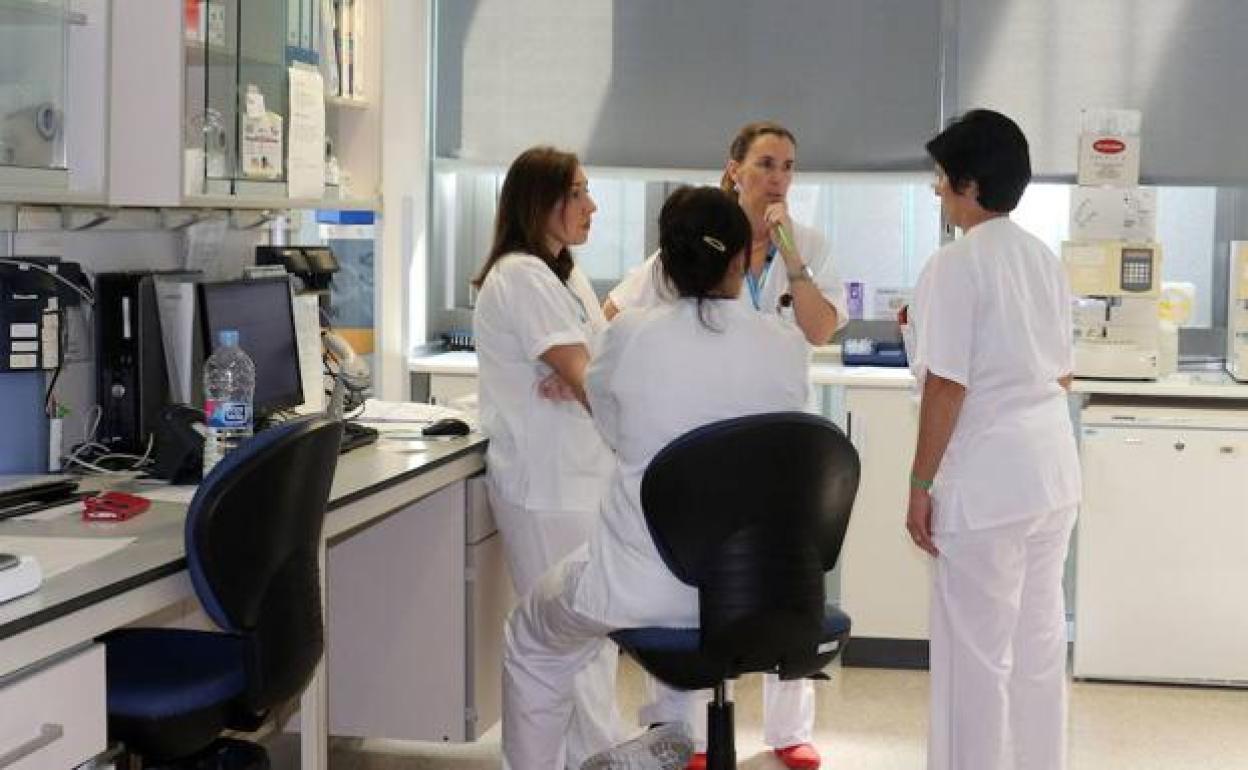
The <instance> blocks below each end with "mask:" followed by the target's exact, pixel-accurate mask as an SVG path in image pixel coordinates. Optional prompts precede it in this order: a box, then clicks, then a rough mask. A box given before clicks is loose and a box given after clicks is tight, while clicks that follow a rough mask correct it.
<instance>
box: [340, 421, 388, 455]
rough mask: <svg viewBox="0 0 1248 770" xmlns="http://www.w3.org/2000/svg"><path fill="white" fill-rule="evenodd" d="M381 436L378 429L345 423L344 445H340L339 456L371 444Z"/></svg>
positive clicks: (356, 423) (343, 431) (343, 427)
mask: <svg viewBox="0 0 1248 770" xmlns="http://www.w3.org/2000/svg"><path fill="white" fill-rule="evenodd" d="M379 435H380V434H379V433H378V432H377V429H376V428H370V427H368V426H367V425H360V424H359V423H358V422H343V424H342V443H341V444H339V445H338V454H343V453H345V452H350V451H351V450H352V449H358V448H360V447H362V446H365V445H367V444H371V443H373V442H374V441H376V440H377V437H378V436H379Z"/></svg>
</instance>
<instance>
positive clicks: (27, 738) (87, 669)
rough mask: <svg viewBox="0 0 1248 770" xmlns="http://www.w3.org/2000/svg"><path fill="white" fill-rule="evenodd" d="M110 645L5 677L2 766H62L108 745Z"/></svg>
mask: <svg viewBox="0 0 1248 770" xmlns="http://www.w3.org/2000/svg"><path fill="white" fill-rule="evenodd" d="M106 708H107V706H106V702H105V696H104V646H103V645H99V644H93V645H90V646H89V647H87V648H86V649H85V650H82V651H81V652H78V653H74V654H72V655H69V656H67V657H63V658H60V659H56V660H53V661H51V662H48V663H44V664H37V665H36V667H35V668H34V669H33V670H23V671H19V672H17V673H16V674H14V675H12V676H11V677H8V678H4V679H0V714H3V715H4V718H3V719H0V768H4V769H5V770H61V768H71V767H75V766H77V765H79V764H81V763H83V762H86V761H87V760H88V759H90V758H91V757H94V756H95V755H97V754H99V753H100V752H102V751H104V749H105V747H106V742H107V714H106Z"/></svg>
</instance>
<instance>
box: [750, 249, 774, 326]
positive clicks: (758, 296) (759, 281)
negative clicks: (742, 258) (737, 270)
mask: <svg viewBox="0 0 1248 770" xmlns="http://www.w3.org/2000/svg"><path fill="white" fill-rule="evenodd" d="M775 261H776V244H774V243H773V244H771V246H769V247H768V248H767V258H766V259H765V260H764V261H763V269H762V272H760V273H759V274H758V277H757V278H755V277H754V274H753V273H751V272H750V271H749V270H747V271H745V285H746V288H748V289H749V290H750V301H751V302H752V303H754V309H755V310H758V311H762V309H763V289H764V288H765V287H766V286H767V276H768V275H770V274H771V263H772V262H775Z"/></svg>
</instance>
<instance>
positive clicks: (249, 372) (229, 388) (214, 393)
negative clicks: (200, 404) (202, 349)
mask: <svg viewBox="0 0 1248 770" xmlns="http://www.w3.org/2000/svg"><path fill="white" fill-rule="evenodd" d="M255 390H256V367H255V364H253V363H252V362H251V358H250V357H249V356H248V355H247V353H246V352H245V351H244V350H243V349H242V348H241V347H239V345H238V332H237V331H234V330H233V329H224V330H222V331H221V332H220V333H219V335H218V337H217V348H216V350H214V351H213V352H212V355H211V356H209V357H208V360H206V361H204V416H205V418H206V420H205V423H206V426H207V431H206V432H205V435H204V476H207V475H208V473H209V471H211V470H212V469H213V466H215V465H216V464H217V463H219V462H220V461H221V458H223V457H225V456H226V455H227V454H228V453H229V452H230V451H231V450H233V449H234V448H235V447H237V446H238V445H239V444H241V443H242V442H243V441H244V440H245V439H247V438H248V437H250V436H251V422H252V414H251V404H252V397H253V395H254V394H255Z"/></svg>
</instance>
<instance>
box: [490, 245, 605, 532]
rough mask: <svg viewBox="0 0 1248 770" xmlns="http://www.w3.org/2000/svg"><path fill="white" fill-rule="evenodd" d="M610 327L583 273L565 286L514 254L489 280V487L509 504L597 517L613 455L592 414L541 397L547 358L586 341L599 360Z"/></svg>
mask: <svg viewBox="0 0 1248 770" xmlns="http://www.w3.org/2000/svg"><path fill="white" fill-rule="evenodd" d="M606 323H607V322H606V318H604V317H603V315H602V308H600V307H599V306H598V300H597V298H596V297H595V296H594V291H593V289H592V288H591V287H590V284H589V281H588V280H587V279H586V278H585V274H584V273H582V272H581V270H580V268H577V267H574V268H573V269H572V273H571V274H570V275H569V276H568V282H567V285H566V286H565V285H564V284H563V283H560V281H559V277H558V276H556V275H555V273H554V271H552V270H551V269H550V267H549V266H547V264H546V263H545V262H543V261H542V260H541V259H539V258H538V257H535V256H532V255H531V254H508V255H506V256H504V257H503V258H502V259H500V260H499V261H498V262H496V263H495V264H494V267H493V268H491V270H490V272H489V274H488V275H487V276H486V278H485V283H484V284H483V285H482V287H481V292H480V294H479V295H478V296H477V306H476V310H475V311H474V313H473V330H474V333H475V336H476V346H477V362H478V365H479V367H480V369H479V372H480V398H481V429H482V432H483V433H485V435H487V436H488V437H489V439H490V445H489V448H488V449H487V450H486V462H487V469H488V472H489V474H490V479H491V482H492V483H493V484H494V487H495V489H497V490H498V491H499V493H500V494H501V495H502V496H503V497H504V498H505V499H506V500H507V501H508V502H510V503H512V504H514V505H518V506H522V507H526V508H534V509H541V510H551V511H573V510H586V511H593V510H597V508H598V503H599V501H600V500H601V497H602V492H603V489H604V488H605V484H606V479H607V478H608V477H609V475H610V472H611V468H612V465H613V459H612V457H611V451H610V450H609V449H608V448H607V446H606V444H604V443H603V442H602V437H601V436H599V435H598V430H597V429H596V428H595V427H594V422H593V419H592V418H591V417H590V416H589V414H588V413H586V411H585V407H583V406H581V404H580V403H578V402H576V401H553V400H551V399H547V398H542V397H541V396H540V395H539V394H538V389H537V388H538V383H539V382H541V380H542V379H543V378H545V377H546V376H548V375H549V374H550V373H551V372H552V369H551V368H550V367H549V366H548V365H547V364H546V363H545V362H543V361H542V360H541V359H540V356H541V355H542V354H543V353H545V352H546V351H547V350H549V349H550V348H551V347H554V346H556V345H570V344H575V343H578V342H579V343H581V344H584V345H586V346H587V347H590V348H591V351H592V344H593V342H594V337H595V336H596V334H597V332H598V331H600V330H601V329H602V328H603V327H604V326H606Z"/></svg>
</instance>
